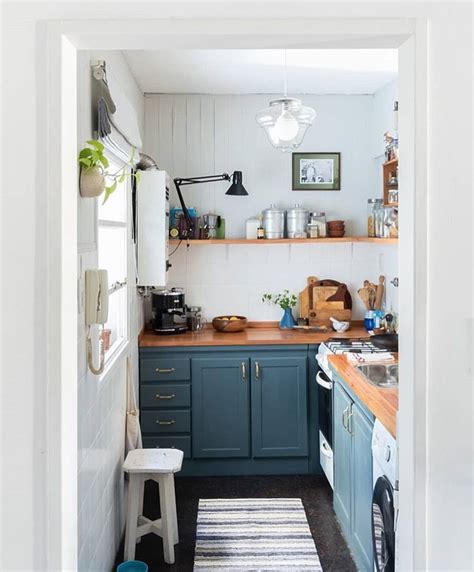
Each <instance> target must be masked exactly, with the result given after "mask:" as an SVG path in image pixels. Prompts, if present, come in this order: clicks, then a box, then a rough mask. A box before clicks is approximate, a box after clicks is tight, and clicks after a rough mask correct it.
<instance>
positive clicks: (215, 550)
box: [194, 499, 322, 572]
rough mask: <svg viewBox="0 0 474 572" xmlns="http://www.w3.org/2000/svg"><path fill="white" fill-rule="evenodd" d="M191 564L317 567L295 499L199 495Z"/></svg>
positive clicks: (218, 567) (212, 567)
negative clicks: (226, 497) (216, 497)
mask: <svg viewBox="0 0 474 572" xmlns="http://www.w3.org/2000/svg"><path fill="white" fill-rule="evenodd" d="M194 570H196V571H199V572H201V571H206V570H246V571H249V570H254V571H257V570H258V571H270V570H272V571H273V570H295V571H296V570H312V571H315V572H321V571H322V568H321V564H320V562H319V556H318V553H317V551H316V547H315V545H314V541H313V537H312V536H311V531H310V529H309V526H308V521H307V520H306V514H305V511H304V508H303V503H302V502H301V499H200V501H199V512H198V520H197V531H196V553H195V557H194Z"/></svg>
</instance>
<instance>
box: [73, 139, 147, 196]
mask: <svg viewBox="0 0 474 572" xmlns="http://www.w3.org/2000/svg"><path fill="white" fill-rule="evenodd" d="M87 144H88V145H89V147H84V149H81V151H80V152H79V157H78V162H79V165H80V166H81V168H85V169H94V168H98V169H100V172H101V173H102V175H103V176H104V177H106V178H108V179H112V184H111V185H108V186H106V187H105V193H104V200H103V202H102V204H104V203H105V202H106V201H107V199H108V198H109V197H110V195H111V194H112V193H113V192H114V191H115V189H116V188H117V183H123V182H124V181H125V177H127V176H130V177H135V179H136V181H137V183H139V182H140V171H133V167H134V166H135V151H136V149H135V147H133V148H132V155H131V157H130V160H129V162H128V164H127V165H124V166H123V167H122V168H120V169H119V170H118V171H116V172H115V173H109V172H108V171H107V169H108V167H109V160H108V159H107V157H106V156H105V155H104V150H105V147H104V144H103V143H101V142H100V141H97V140H95V139H90V140H89V141H87ZM127 166H130V167H131V168H132V172H130V173H129V172H127Z"/></svg>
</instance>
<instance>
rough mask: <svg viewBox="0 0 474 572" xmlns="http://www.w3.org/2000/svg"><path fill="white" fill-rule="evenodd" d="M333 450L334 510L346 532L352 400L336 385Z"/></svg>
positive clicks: (349, 503) (349, 507)
mask: <svg viewBox="0 0 474 572" xmlns="http://www.w3.org/2000/svg"><path fill="white" fill-rule="evenodd" d="M333 391H334V397H333V399H334V403H333V412H334V413H333V420H334V433H333V441H334V444H333V449H334V497H333V502H334V510H335V512H336V514H337V516H338V518H339V521H340V523H341V526H342V528H343V529H344V530H346V531H350V528H351V489H352V487H351V483H352V437H351V434H350V433H349V431H348V430H347V418H348V416H349V411H350V408H351V407H352V399H351V398H350V397H349V396H348V395H347V393H346V392H345V391H344V390H343V389H342V387H341V386H340V385H339V384H338V383H335V384H334V385H333Z"/></svg>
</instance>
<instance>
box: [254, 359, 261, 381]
mask: <svg viewBox="0 0 474 572" xmlns="http://www.w3.org/2000/svg"><path fill="white" fill-rule="evenodd" d="M259 379H260V364H259V363H258V361H256V362H255V380H256V381H258V380H259Z"/></svg>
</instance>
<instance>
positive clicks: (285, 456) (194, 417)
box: [140, 344, 320, 476]
mask: <svg viewBox="0 0 474 572" xmlns="http://www.w3.org/2000/svg"><path fill="white" fill-rule="evenodd" d="M316 351H317V347H316V346H307V345H303V344H301V345H297V346H278V347H275V346H240V347H239V346H225V347H215V346H200V347H170V348H141V349H140V412H141V425H142V432H143V442H144V446H145V447H177V448H180V449H182V450H183V451H184V453H185V463H184V464H183V469H182V471H181V473H180V474H182V475H193V476H208V475H272V474H307V473H310V472H314V473H316V472H320V467H319V449H318V447H319V440H318V437H317V426H318V420H317V413H318V404H317V387H316V384H315V383H314V375H315V369H316V365H314V367H312V365H311V364H312V362H314V364H316V361H315V359H314V354H315V352H316ZM315 416H316V417H315ZM310 425H311V426H310ZM313 425H314V430H313Z"/></svg>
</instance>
